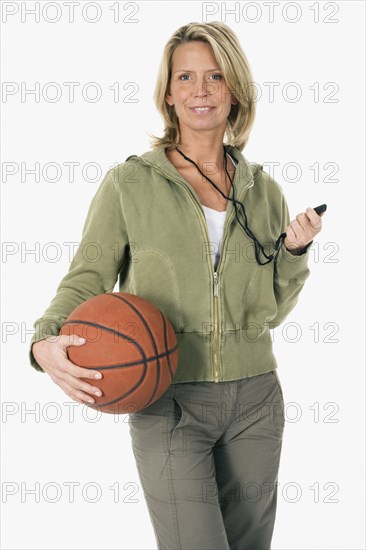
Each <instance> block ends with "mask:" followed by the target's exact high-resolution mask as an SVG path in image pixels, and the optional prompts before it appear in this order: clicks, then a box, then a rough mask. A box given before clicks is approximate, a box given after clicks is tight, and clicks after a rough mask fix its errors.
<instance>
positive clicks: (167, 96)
mask: <svg viewBox="0 0 366 550" xmlns="http://www.w3.org/2000/svg"><path fill="white" fill-rule="evenodd" d="M165 101H166V102H167V103H168V105H170V106H171V107H172V106H173V105H174V102H173V98H172V96H171V95H170V93H169V92H167V93H166V94H165Z"/></svg>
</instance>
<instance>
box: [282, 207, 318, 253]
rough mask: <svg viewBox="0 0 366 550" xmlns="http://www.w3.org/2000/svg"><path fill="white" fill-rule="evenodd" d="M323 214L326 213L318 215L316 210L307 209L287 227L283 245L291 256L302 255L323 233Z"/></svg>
mask: <svg viewBox="0 0 366 550" xmlns="http://www.w3.org/2000/svg"><path fill="white" fill-rule="evenodd" d="M323 214H324V212H322V213H321V214H317V213H316V212H315V210H314V208H307V209H306V213H305V212H301V214H298V215H297V216H296V220H293V221H292V222H291V223H290V225H288V226H287V227H286V229H285V232H286V237H285V239H284V241H283V243H284V245H285V247H286V248H287V250H288V251H289V252H291V254H295V255H298V254H302V253H303V252H304V249H305V248H306V246H307V245H308V244H309V243H310V242H311V241H312V240H313V239H314V237H315V235H317V234H318V233H319V231H321V228H322V220H321V216H322V215H323Z"/></svg>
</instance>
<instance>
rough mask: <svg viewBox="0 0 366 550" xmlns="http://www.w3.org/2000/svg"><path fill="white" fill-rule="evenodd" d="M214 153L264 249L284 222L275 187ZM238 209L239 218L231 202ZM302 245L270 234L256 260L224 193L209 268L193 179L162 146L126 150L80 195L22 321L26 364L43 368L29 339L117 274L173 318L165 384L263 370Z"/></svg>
mask: <svg viewBox="0 0 366 550" xmlns="http://www.w3.org/2000/svg"><path fill="white" fill-rule="evenodd" d="M226 150H227V152H229V153H230V155H231V156H232V157H234V159H236V161H238V162H237V167H236V171H235V176H234V180H233V184H234V191H235V199H236V200H238V201H241V202H243V204H244V206H245V211H246V214H247V220H248V227H249V228H250V230H251V232H252V233H253V234H254V235H255V237H256V238H257V240H258V241H259V242H260V243H261V244H262V245H263V246H264V247H265V250H266V252H267V254H269V253H270V252H272V251H273V249H274V245H275V242H276V240H277V238H278V237H279V235H280V234H281V233H282V232H284V231H285V228H286V227H287V226H288V224H289V223H290V217H289V211H288V207H287V203H286V200H285V197H284V195H283V191H282V188H281V186H280V185H279V184H278V183H277V182H276V181H275V180H274V179H273V178H272V177H271V176H270V175H269V174H268V173H266V172H265V171H264V170H263V167H262V166H261V165H259V164H257V163H249V162H248V161H247V160H246V158H245V157H244V155H243V154H242V153H241V151H240V150H239V149H237V148H236V147H233V146H226ZM230 197H231V198H233V188H231V190H230ZM238 215H239V219H240V220H241V223H242V224H243V225H244V216H243V213H242V209H241V208H240V210H239V209H238ZM312 242H313V241H311V243H309V244H308V246H307V247H306V248H305V251H304V252H303V254H301V255H294V254H292V253H290V252H289V251H288V250H287V249H286V248H285V246H284V244H283V242H282V241H281V246H280V248H279V250H278V253H277V254H276V256H275V259H274V260H273V261H272V262H270V263H268V264H266V265H258V264H257V262H256V260H255V256H254V243H253V241H252V240H251V239H250V238H249V237H248V236H247V234H246V233H245V232H244V230H243V228H242V227H241V226H240V224H239V223H238V221H237V219H236V216H235V206H234V204H233V202H231V201H228V204H227V213H226V217H225V225H224V233H223V238H222V247H221V250H220V259H219V263H218V266H217V269H216V271H214V267H213V258H212V255H211V248H210V246H212V245H211V243H210V239H209V234H208V227H207V223H206V218H205V215H204V211H203V208H202V205H201V203H200V200H199V198H198V195H197V193H196V192H195V190H194V189H193V187H192V186H191V185H190V184H189V183H188V182H187V180H185V179H184V178H183V177H182V175H181V174H180V173H179V172H178V170H177V169H176V168H175V167H174V165H173V164H172V163H171V162H170V161H169V159H168V158H167V156H166V153H165V149H164V148H159V149H153V150H150V151H148V152H145V153H144V154H142V155H141V156H137V155H131V156H129V157H128V158H127V159H126V160H125V162H123V163H121V164H118V166H116V167H114V168H111V169H110V170H108V172H107V173H106V174H105V176H104V178H103V180H102V182H101V184H100V186H99V188H98V190H97V192H96V194H95V195H94V197H93V199H92V201H91V203H90V206H89V210H88V213H87V217H86V220H85V223H84V228H83V232H82V239H81V242H80V244H79V246H78V248H77V250H76V252H75V255H74V259H73V261H72V262H71V264H70V267H69V271H68V273H67V274H66V275H65V276H64V277H63V279H62V280H61V282H60V284H59V286H58V288H57V292H56V295H55V297H54V298H53V299H52V301H51V303H50V305H49V307H48V308H47V309H46V311H45V312H44V314H43V316H42V317H40V318H39V319H37V320H36V321H35V322H34V325H33V326H34V328H35V333H34V335H33V337H32V339H31V343H30V349H29V357H30V362H31V365H32V366H33V367H34V368H35V369H36V370H38V371H41V372H44V371H43V369H42V368H41V366H40V365H39V364H38V363H37V362H36V360H35V358H34V356H33V354H32V344H33V343H35V342H37V341H39V340H41V339H43V338H46V337H47V336H49V335H58V333H59V330H60V328H61V326H62V325H63V323H64V321H65V319H66V318H67V316H68V315H69V314H70V313H71V312H72V311H73V310H74V309H75V307H76V306H78V305H79V304H80V303H81V302H83V301H84V300H87V299H88V298H91V297H92V296H95V295H97V294H101V293H104V292H113V291H114V287H115V284H116V282H117V279H118V278H119V291H120V292H130V293H132V294H136V295H138V296H141V297H143V298H145V299H146V300H149V301H150V302H152V303H153V304H155V306H157V307H158V308H159V309H160V310H161V311H162V312H163V313H164V315H165V316H166V317H167V319H168V320H169V321H170V323H171V324H172V325H173V328H174V330H175V333H176V336H177V342H178V368H177V371H176V373H175V376H174V378H173V383H177V382H193V381H214V382H222V381H230V380H236V379H241V378H246V377H250V376H255V375H258V374H262V373H265V372H269V371H271V370H273V369H275V368H277V362H276V359H275V356H274V354H273V350H272V338H271V336H272V335H271V332H270V330H271V329H272V328H274V327H276V326H278V325H279V324H280V323H282V322H283V321H284V319H285V318H286V317H287V315H288V314H289V313H290V311H291V310H292V309H293V308H294V306H295V304H296V303H297V301H298V297H299V293H300V291H301V289H302V288H303V286H304V283H305V280H306V279H307V277H308V276H309V269H308V259H309V247H310V245H311V244H312ZM261 261H262V262H263V261H265V258H264V256H262V255H261Z"/></svg>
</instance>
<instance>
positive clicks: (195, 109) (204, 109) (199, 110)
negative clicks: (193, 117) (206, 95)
mask: <svg viewBox="0 0 366 550" xmlns="http://www.w3.org/2000/svg"><path fill="white" fill-rule="evenodd" d="M214 108H215V107H190V110H191V111H193V112H194V113H196V114H197V115H207V114H208V113H211V112H212V111H213V110H214Z"/></svg>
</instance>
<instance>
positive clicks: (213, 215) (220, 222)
mask: <svg viewBox="0 0 366 550" xmlns="http://www.w3.org/2000/svg"><path fill="white" fill-rule="evenodd" d="M227 155H228V156H229V157H230V158H231V160H232V161H233V163H234V164H235V166H237V164H238V163H237V161H236V160H235V159H233V157H232V156H231V155H229V153H227ZM202 208H203V211H204V213H205V216H206V222H207V228H208V234H209V236H210V242H211V245H212V246H211V247H209V250H210V253H211V256H212V262H213V265H214V269H215V270H216V267H217V264H218V263H219V258H220V249H221V243H222V236H223V233H224V224H225V218H226V212H227V210H224V211H223V212H219V211H218V210H214V209H213V208H209V207H208V206H204V205H203V204H202Z"/></svg>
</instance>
